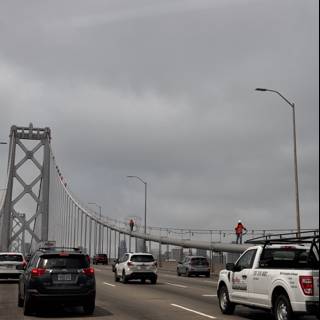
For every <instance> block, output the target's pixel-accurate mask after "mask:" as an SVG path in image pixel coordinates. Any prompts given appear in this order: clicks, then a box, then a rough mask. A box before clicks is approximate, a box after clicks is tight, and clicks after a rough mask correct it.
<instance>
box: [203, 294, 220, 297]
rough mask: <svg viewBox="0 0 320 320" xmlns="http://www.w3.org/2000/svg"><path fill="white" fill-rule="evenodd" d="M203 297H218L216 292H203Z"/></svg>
mask: <svg viewBox="0 0 320 320" xmlns="http://www.w3.org/2000/svg"><path fill="white" fill-rule="evenodd" d="M202 296H203V297H216V296H217V295H216V294H203V295H202Z"/></svg>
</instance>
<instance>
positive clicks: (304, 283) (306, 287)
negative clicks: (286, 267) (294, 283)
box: [299, 276, 313, 296]
mask: <svg viewBox="0 0 320 320" xmlns="http://www.w3.org/2000/svg"><path fill="white" fill-rule="evenodd" d="M299 282H300V286H301V289H302V291H303V293H304V294H305V295H306V296H313V277H312V276H300V277H299Z"/></svg>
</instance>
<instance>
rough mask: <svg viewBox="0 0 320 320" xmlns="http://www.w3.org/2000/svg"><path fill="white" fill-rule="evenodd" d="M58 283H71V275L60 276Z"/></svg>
mask: <svg viewBox="0 0 320 320" xmlns="http://www.w3.org/2000/svg"><path fill="white" fill-rule="evenodd" d="M58 281H71V274H69V273H67V274H58Z"/></svg>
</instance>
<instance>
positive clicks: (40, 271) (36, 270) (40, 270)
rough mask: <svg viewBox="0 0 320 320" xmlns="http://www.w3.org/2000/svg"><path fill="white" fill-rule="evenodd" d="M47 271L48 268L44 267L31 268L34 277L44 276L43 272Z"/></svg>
mask: <svg viewBox="0 0 320 320" xmlns="http://www.w3.org/2000/svg"><path fill="white" fill-rule="evenodd" d="M45 272H46V269H43V268H33V269H32V270H31V277H33V278H37V277H40V276H42V275H43V274H45Z"/></svg>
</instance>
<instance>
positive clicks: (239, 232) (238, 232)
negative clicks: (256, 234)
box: [234, 220, 247, 244]
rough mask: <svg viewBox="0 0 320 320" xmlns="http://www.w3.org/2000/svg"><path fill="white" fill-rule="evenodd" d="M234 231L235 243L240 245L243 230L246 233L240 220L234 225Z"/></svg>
mask: <svg viewBox="0 0 320 320" xmlns="http://www.w3.org/2000/svg"><path fill="white" fill-rule="evenodd" d="M234 230H235V231H236V235H237V241H236V243H240V244H241V243H242V234H243V230H245V231H247V229H246V228H245V226H244V225H243V224H242V222H241V220H239V221H238V224H237V225H236V227H235V228H234Z"/></svg>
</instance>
